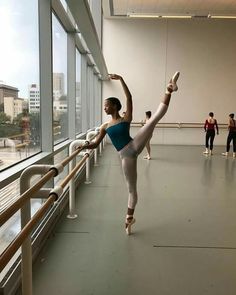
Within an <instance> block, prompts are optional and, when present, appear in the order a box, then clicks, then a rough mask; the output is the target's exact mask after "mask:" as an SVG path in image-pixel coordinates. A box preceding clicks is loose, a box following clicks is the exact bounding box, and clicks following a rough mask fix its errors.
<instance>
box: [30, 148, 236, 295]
mask: <svg viewBox="0 0 236 295" xmlns="http://www.w3.org/2000/svg"><path fill="white" fill-rule="evenodd" d="M203 150H204V149H203V147H199V146H159V145H154V146H152V159H151V160H150V161H148V160H144V159H143V156H144V153H142V154H141V155H140V157H139V160H138V192H139V201H138V205H137V208H136V212H135V218H136V220H137V221H136V223H135V225H134V226H133V234H132V235H131V236H127V235H126V233H125V230H124V219H125V214H126V208H127V191H126V185H125V182H124V178H123V174H122V170H121V166H120V160H119V158H118V155H117V153H116V152H115V150H114V148H113V147H112V146H111V145H109V144H108V145H106V147H105V150H104V153H103V155H102V157H99V166H98V167H94V168H93V169H92V176H91V179H92V183H91V184H87V185H86V184H82V185H80V187H79V188H78V190H77V199H76V208H77V209H76V210H77V213H78V218H77V219H74V220H70V219H67V218H66V215H67V213H68V209H66V211H65V212H64V213H63V215H62V217H61V219H60V222H59V223H58V224H57V226H56V228H55V231H54V234H53V235H51V236H50V238H49V239H48V241H47V242H46V244H45V246H44V248H43V250H42V252H41V253H40V255H39V257H38V258H37V261H36V263H35V264H34V268H33V286H34V292H33V294H34V295H42V294H50V295H131V294H135V295H144V294H147V295H149V294H150V295H151V294H156V295H204V294H207V295H235V294H236V279H235V274H236V193H235V191H236V190H235V188H236V180H235V177H236V172H235V169H236V159H233V158H232V153H231V155H230V157H229V158H224V157H223V156H221V152H223V151H224V148H223V147H216V148H215V150H214V155H213V156H204V155H203V154H202V152H203Z"/></svg>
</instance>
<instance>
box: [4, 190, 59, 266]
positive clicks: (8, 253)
mask: <svg viewBox="0 0 236 295" xmlns="http://www.w3.org/2000/svg"><path fill="white" fill-rule="evenodd" d="M56 198H57V195H55V194H51V195H50V196H49V198H48V199H47V201H46V202H45V203H44V204H43V205H42V206H41V208H40V209H39V210H38V211H37V212H36V213H35V214H34V216H33V217H32V218H31V219H30V221H29V222H28V223H27V224H26V225H25V226H24V228H23V229H22V230H21V231H20V232H19V234H18V235H17V236H16V237H15V239H14V240H13V241H12V242H11V243H10V244H9V245H8V247H7V248H6V249H5V250H4V251H3V252H2V253H1V255H0V272H1V271H2V270H3V269H4V267H5V266H6V265H7V263H8V262H9V261H10V260H11V258H12V257H13V255H14V254H15V253H16V251H17V250H18V249H19V248H20V247H21V245H22V244H23V243H24V241H25V239H26V238H27V237H28V236H29V235H30V234H31V232H32V231H33V229H34V227H35V226H36V225H37V224H38V222H39V221H40V220H41V218H42V217H43V216H44V214H45V213H46V212H47V211H48V209H49V208H50V206H51V205H53V203H54V202H55V200H56Z"/></svg>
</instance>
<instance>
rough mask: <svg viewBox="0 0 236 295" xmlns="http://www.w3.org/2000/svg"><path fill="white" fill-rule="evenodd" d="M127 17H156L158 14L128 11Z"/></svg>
mask: <svg viewBox="0 0 236 295" xmlns="http://www.w3.org/2000/svg"><path fill="white" fill-rule="evenodd" d="M127 16H128V17H137V18H158V17H160V15H157V14H136V13H128V14H127Z"/></svg>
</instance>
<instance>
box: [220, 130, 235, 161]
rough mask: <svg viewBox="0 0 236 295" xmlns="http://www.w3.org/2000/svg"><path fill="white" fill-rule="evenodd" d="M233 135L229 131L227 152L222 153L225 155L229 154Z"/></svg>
mask: <svg viewBox="0 0 236 295" xmlns="http://www.w3.org/2000/svg"><path fill="white" fill-rule="evenodd" d="M232 139H233V137H232V134H231V132H229V134H228V137H227V143H226V152H225V153H222V155H223V156H226V157H227V156H228V155H229V150H230V143H231V141H232Z"/></svg>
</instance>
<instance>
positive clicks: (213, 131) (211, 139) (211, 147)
mask: <svg viewBox="0 0 236 295" xmlns="http://www.w3.org/2000/svg"><path fill="white" fill-rule="evenodd" d="M214 138H215V130H212V132H211V136H210V155H212V154H213V153H212V150H213V142H214Z"/></svg>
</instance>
